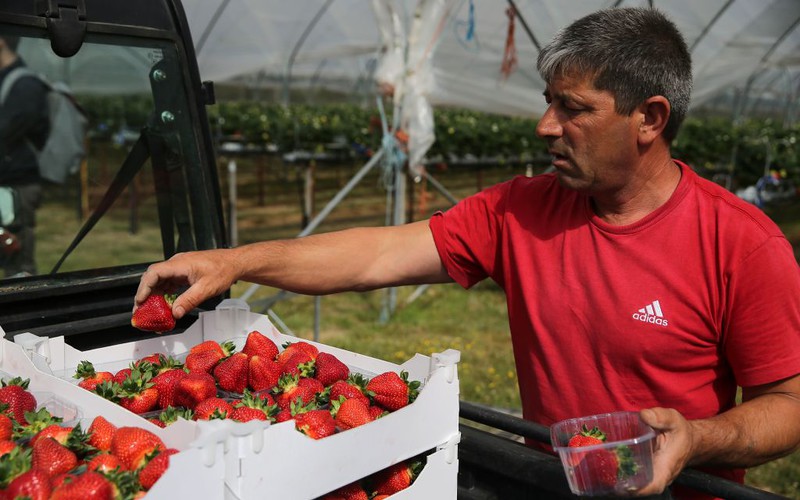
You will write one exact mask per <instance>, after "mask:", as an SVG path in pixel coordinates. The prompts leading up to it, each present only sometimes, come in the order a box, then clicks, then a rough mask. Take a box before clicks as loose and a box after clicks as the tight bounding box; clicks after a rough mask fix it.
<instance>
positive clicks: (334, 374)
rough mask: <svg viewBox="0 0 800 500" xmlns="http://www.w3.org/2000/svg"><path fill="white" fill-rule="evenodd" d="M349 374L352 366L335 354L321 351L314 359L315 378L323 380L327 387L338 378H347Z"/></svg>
mask: <svg viewBox="0 0 800 500" xmlns="http://www.w3.org/2000/svg"><path fill="white" fill-rule="evenodd" d="M349 375H350V368H348V367H347V365H346V364H344V363H342V362H341V361H340V360H339V358H337V357H336V356H334V355H333V354H330V353H327V352H321V353H319V354H318V355H317V359H316V360H314V378H316V379H317V380H319V381H320V382H322V385H324V386H325V387H328V386H329V385H331V384H333V383H334V382H336V381H337V380H346V379H347V377H348V376H349Z"/></svg>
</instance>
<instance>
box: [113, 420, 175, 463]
mask: <svg viewBox="0 0 800 500" xmlns="http://www.w3.org/2000/svg"><path fill="white" fill-rule="evenodd" d="M164 449H166V446H165V445H164V442H163V441H161V438H160V437H158V436H157V435H155V434H153V433H152V432H150V431H148V430H146V429H142V428H141V427H120V428H119V429H117V432H115V433H114V438H113V439H112V440H111V453H112V454H114V455H116V456H117V458H119V460H120V462H122V464H123V465H125V467H127V468H128V469H130V470H136V469H138V468H139V467H141V466H142V465H144V463H145V459H146V458H147V456H148V455H151V454H152V453H153V452H154V451H156V450H164Z"/></svg>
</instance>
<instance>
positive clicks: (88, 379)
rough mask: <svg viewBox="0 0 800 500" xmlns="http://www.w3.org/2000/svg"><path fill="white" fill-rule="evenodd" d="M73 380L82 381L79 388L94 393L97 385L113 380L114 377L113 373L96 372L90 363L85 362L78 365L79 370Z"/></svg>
mask: <svg viewBox="0 0 800 500" xmlns="http://www.w3.org/2000/svg"><path fill="white" fill-rule="evenodd" d="M73 378H77V379H81V381H80V382H78V386H80V387H83V388H84V389H86V390H87V391H94V388H95V387H97V384H99V383H100V382H105V381H107V380H112V379H113V378H114V375H113V374H112V373H111V372H105V371H103V372H98V371H95V369H94V365H92V363H91V362H90V361H86V360H83V361H81V362H80V363H78V368H77V369H76V370H75V375H73Z"/></svg>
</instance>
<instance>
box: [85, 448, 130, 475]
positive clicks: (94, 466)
mask: <svg viewBox="0 0 800 500" xmlns="http://www.w3.org/2000/svg"><path fill="white" fill-rule="evenodd" d="M117 467H119V468H120V469H121V470H124V469H125V466H124V465H122V462H120V461H119V458H118V457H117V456H116V455H112V454H111V453H98V454H96V455H95V456H93V457H92V458H91V459H90V460H89V461H88V462H87V463H86V469H87V470H96V471H99V472H111V471H113V470H114V469H116V468H117Z"/></svg>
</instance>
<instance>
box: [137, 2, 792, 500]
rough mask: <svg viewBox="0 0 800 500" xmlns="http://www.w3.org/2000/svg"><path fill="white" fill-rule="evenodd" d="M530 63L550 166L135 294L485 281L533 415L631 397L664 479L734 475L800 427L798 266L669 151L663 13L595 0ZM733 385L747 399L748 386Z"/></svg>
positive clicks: (162, 272)
mask: <svg viewBox="0 0 800 500" xmlns="http://www.w3.org/2000/svg"><path fill="white" fill-rule="evenodd" d="M537 67H538V70H539V72H540V74H541V75H542V77H543V79H544V81H545V83H546V90H545V92H544V98H545V99H546V101H547V103H548V107H547V109H546V111H545V113H544V115H543V116H542V117H541V119H540V121H539V122H538V125H537V127H536V133H537V134H538V135H539V136H540V137H542V138H544V139H545V140H546V141H547V143H548V147H549V153H550V154H551V156H552V166H553V167H554V172H552V173H547V174H542V175H539V176H535V177H531V178H527V177H524V176H518V177H515V178H513V179H511V180H509V181H506V182H503V183H500V184H498V185H496V186H493V187H490V188H488V189H485V190H484V191H482V192H480V193H478V194H475V195H473V196H471V197H469V198H466V199H464V200H462V201H461V202H460V203H458V204H457V205H456V206H454V207H453V208H451V209H450V210H448V211H446V212H444V213H441V212H440V213H436V214H434V215H433V217H431V218H430V220H426V221H420V222H414V223H410V224H406V225H403V226H396V227H380V228H353V229H348V230H344V231H340V232H333V233H328V234H319V235H314V236H308V237H305V238H301V239H294V240H284V241H267V242H259V243H254V244H250V245H246V246H242V247H239V248H232V249H218V250H209V251H202V252H192V253H183V254H178V255H175V256H173V257H172V258H170V259H169V260H167V261H165V262H160V263H155V264H153V265H151V266H150V267H149V269H148V270H147V271H146V272H145V273H144V274H143V276H142V278H141V282H140V285H139V289H138V291H137V293H136V297H135V300H134V308H136V307H137V306H138V305H139V304H141V303H142V302H143V301H144V300H145V298H146V297H147V296H149V295H150V294H153V293H163V292H174V291H178V290H182V289H184V288H185V287H186V286H188V289H185V291H183V293H182V294H181V295H180V296H179V297H178V298H177V300H176V301H175V302H174V304H173V315H174V316H175V317H176V318H180V317H182V316H183V315H185V314H186V312H187V311H189V310H191V309H193V308H195V307H197V306H198V305H199V304H200V303H201V302H202V301H203V300H205V299H207V298H209V297H212V296H215V295H218V294H221V293H223V292H225V291H227V290H228V289H229V288H230V287H231V285H232V284H233V283H234V282H236V281H237V280H245V281H249V282H255V283H261V284H265V285H269V286H273V287H277V288H281V289H286V290H290V291H294V292H298V293H304V294H328V293H334V292H341V291H345V290H356V291H359V290H372V289H376V288H380V287H387V286H399V285H411V284H422V283H447V282H453V281H455V282H456V283H458V284H460V285H462V286H463V287H465V288H469V287H471V286H473V285H474V284H476V283H478V282H479V281H481V280H484V279H487V278H489V279H492V280H494V281H495V282H497V283H498V284H499V286H500V287H502V288H503V290H504V291H505V294H506V297H507V306H508V314H509V323H510V330H511V336H512V344H513V349H514V356H515V362H516V367H517V371H518V375H519V377H518V378H519V388H520V395H521V400H522V405H523V414H524V417H525V418H527V419H530V420H533V421H536V422H539V423H541V424H544V425H550V424H552V423H554V422H556V421H559V420H562V419H565V418H572V417H578V416H584V415H592V414H597V413H605V412H612V411H619V410H633V411H639V412H640V415H641V418H642V419H643V420H644V421H645V422H646V423H647V424H649V425H651V426H652V427H653V428H655V429H656V430H657V433H658V437H657V444H656V451H655V457H654V478H653V481H652V483H651V484H649V485H648V486H646V487H645V488H644V489H642V490H640V491H638V492H636V493H635V494H636V495H641V496H645V495H653V494H660V493H661V492H664V491H665V490H667V489H668V488H669V489H670V491H671V494H672V495H673V496H674V497H675V498H703V495H700V494H699V493H697V492H690V491H681V489H680V488H677V487H674V488H670V485H671V484H672V483H673V481H674V480H675V478H676V477H677V476H678V474H679V473H680V472H681V470H683V469H684V468H685V467H689V466H692V467H701V468H704V469H706V470H708V471H709V472H712V473H714V474H717V475H719V476H722V477H725V478H729V479H732V480H735V481H739V482H742V481H743V478H744V468H747V467H751V466H755V465H759V464H762V463H765V462H767V461H770V460H773V459H775V458H778V457H781V456H784V455H787V454H789V453H791V452H793V451H794V450H796V449H797V448H798V444H799V443H800V300H798V297H800V268H798V265H797V262H796V261H795V258H794V255H793V253H792V248H791V245H790V244H789V242H788V241H787V239H786V238H785V237H784V235H783V234H782V233H781V231H780V229H779V228H778V227H777V226H776V225H775V224H774V223H773V222H772V221H771V220H770V219H768V218H767V217H766V216H765V215H764V214H763V213H762V212H761V211H759V210H758V209H757V208H756V207H753V206H752V205H749V204H747V203H745V202H743V201H742V200H739V199H738V198H737V197H736V196H735V195H733V194H731V193H729V192H727V191H726V190H724V189H723V188H721V187H720V186H718V185H716V184H713V183H712V182H710V181H708V180H706V179H703V178H701V177H699V176H698V175H697V174H696V173H695V172H694V171H693V170H692V168H690V167H689V166H688V165H686V164H685V163H682V162H680V161H679V160H676V159H673V158H672V156H671V152H670V144H671V142H672V141H673V139H674V138H675V136H676V134H677V132H678V129H679V127H680V125H681V122H682V120H683V119H684V117H685V116H686V113H687V110H688V107H689V103H690V96H691V87H692V68H691V58H690V54H689V51H688V50H687V46H686V43H685V41H684V39H683V37H682V35H681V34H680V32H679V31H678V29H677V27H676V26H675V25H674V24H673V23H672V22H671V21H670V20H669V19H668V18H666V17H665V16H664V15H663V14H662V13H661V12H659V11H658V10H655V9H646V8H619V9H608V10H602V11H598V12H596V13H593V14H590V15H588V16H586V17H584V18H582V19H579V20H577V21H575V22H574V23H573V24H571V25H570V26H568V27H566V28H564V29H563V30H561V31H560V32H559V33H558V34H557V35H556V36H555V37H554V39H553V40H552V41H551V42H550V43H549V44H548V45H547V46H546V47H544V48H543V49H542V51H541V53H540V55H539V58H538V62H537ZM738 387H741V403H739V404H737V389H738Z"/></svg>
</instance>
